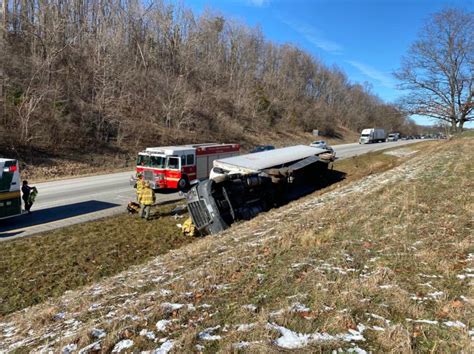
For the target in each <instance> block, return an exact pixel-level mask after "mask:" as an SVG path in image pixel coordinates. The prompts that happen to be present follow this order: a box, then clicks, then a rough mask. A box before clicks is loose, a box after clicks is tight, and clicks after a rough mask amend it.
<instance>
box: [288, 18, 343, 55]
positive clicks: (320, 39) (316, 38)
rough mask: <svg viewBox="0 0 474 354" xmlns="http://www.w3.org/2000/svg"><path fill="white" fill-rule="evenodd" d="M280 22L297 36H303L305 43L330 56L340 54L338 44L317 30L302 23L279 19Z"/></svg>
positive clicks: (340, 47) (340, 48)
mask: <svg viewBox="0 0 474 354" xmlns="http://www.w3.org/2000/svg"><path fill="white" fill-rule="evenodd" d="M281 21H282V22H284V23H285V24H287V25H288V26H290V27H291V28H292V29H294V30H295V31H296V32H298V33H299V34H301V35H303V37H304V38H306V40H307V41H309V42H310V43H312V44H313V45H315V46H316V47H318V48H320V49H322V50H324V51H326V52H328V53H331V54H342V49H343V48H342V46H341V45H340V44H339V43H336V42H334V41H331V40H329V39H327V38H325V37H324V35H323V34H322V32H321V31H319V30H317V29H316V28H314V27H313V26H311V25H308V24H306V23H302V22H293V21H288V20H286V19H281Z"/></svg>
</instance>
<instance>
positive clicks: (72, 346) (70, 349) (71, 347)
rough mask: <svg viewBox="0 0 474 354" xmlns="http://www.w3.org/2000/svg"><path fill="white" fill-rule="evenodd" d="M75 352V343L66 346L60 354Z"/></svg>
mask: <svg viewBox="0 0 474 354" xmlns="http://www.w3.org/2000/svg"><path fill="white" fill-rule="evenodd" d="M76 350H77V344H76V343H71V344H68V345H66V346H65V347H63V349H61V353H62V354H71V353H72V352H74V351H76Z"/></svg>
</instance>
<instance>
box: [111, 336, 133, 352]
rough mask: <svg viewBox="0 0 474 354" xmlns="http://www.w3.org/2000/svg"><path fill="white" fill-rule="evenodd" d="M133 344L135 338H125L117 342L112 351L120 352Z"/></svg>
mask: <svg viewBox="0 0 474 354" xmlns="http://www.w3.org/2000/svg"><path fill="white" fill-rule="evenodd" d="M132 346H133V340H131V339H124V340H121V341H120V342H118V343H117V344H115V346H114V349H112V353H120V352H121V351H122V350H124V349H128V348H131V347H132Z"/></svg>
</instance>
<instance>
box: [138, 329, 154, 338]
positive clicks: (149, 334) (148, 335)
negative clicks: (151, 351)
mask: <svg viewBox="0 0 474 354" xmlns="http://www.w3.org/2000/svg"><path fill="white" fill-rule="evenodd" d="M139 334H140V335H141V336H142V337H145V338H147V339H149V340H155V339H156V335H155V333H154V332H153V331H149V330H147V329H146V328H145V329H142V330H141V331H140V333H139Z"/></svg>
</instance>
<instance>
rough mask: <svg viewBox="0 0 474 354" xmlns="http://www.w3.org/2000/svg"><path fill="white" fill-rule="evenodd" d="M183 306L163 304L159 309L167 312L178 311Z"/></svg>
mask: <svg viewBox="0 0 474 354" xmlns="http://www.w3.org/2000/svg"><path fill="white" fill-rule="evenodd" d="M183 306H184V305H183V304H173V303H170V302H164V303H162V304H161V307H162V308H164V309H166V310H168V311H175V310H179V309H180V308H182V307H183Z"/></svg>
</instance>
